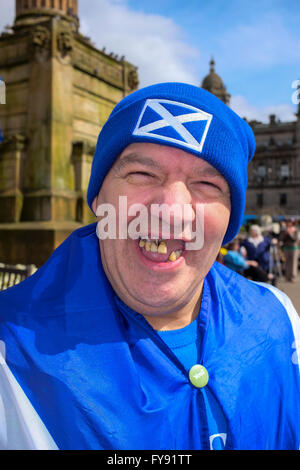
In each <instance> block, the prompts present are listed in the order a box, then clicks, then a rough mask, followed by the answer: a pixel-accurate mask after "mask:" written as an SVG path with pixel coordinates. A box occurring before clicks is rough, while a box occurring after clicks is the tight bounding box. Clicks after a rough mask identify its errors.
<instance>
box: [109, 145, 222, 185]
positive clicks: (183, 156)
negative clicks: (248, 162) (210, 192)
mask: <svg viewBox="0 0 300 470" xmlns="http://www.w3.org/2000/svg"><path fill="white" fill-rule="evenodd" d="M164 153H165V154H167V158H164ZM170 156H172V157H174V158H173V159H172V160H170V159H169V157H170ZM176 157H177V158H176ZM174 160H176V161H177V162H180V163H183V164H184V166H188V167H189V169H190V170H191V172H192V173H195V174H196V175H198V174H199V175H200V174H201V175H203V174H204V175H207V176H221V177H223V176H222V175H221V173H220V172H219V171H218V170H217V169H216V168H215V167H214V166H212V165H211V164H210V163H209V162H207V161H206V160H204V159H202V158H200V157H198V156H195V155H193V154H191V153H188V152H186V151H183V150H180V149H174V148H172V147H165V146H160V145H156V144H144V146H141V147H140V148H134V149H131V146H129V147H127V148H126V149H125V150H124V151H123V152H122V153H121V155H119V157H118V158H117V160H116V161H115V163H114V165H113V167H114V169H115V170H121V169H123V168H125V167H126V166H129V165H132V164H139V165H144V166H147V167H149V168H150V167H152V168H156V169H158V170H163V169H164V168H165V167H166V166H173V165H174Z"/></svg>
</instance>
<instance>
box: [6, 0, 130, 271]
mask: <svg viewBox="0 0 300 470" xmlns="http://www.w3.org/2000/svg"><path fill="white" fill-rule="evenodd" d="M77 14H78V12H77V1H74V0H71V1H70V0H63V1H59V0H54V1H53V2H52V1H50V0H45V1H43V0H36V1H33V0H28V1H26V0H20V1H17V3H16V20H15V23H14V25H13V27H12V31H11V32H10V33H9V32H6V33H3V34H2V35H1V36H0V76H1V77H2V78H3V79H4V81H5V82H6V90H7V100H6V102H7V104H6V105H1V106H0V129H1V134H2V135H3V137H4V140H3V142H2V143H0V262H7V263H25V264H31V263H34V264H37V265H40V264H42V263H43V262H44V261H45V260H46V259H47V258H48V257H49V255H50V254H51V252H52V251H53V249H54V248H55V247H56V246H57V245H58V244H60V243H61V242H62V241H63V240H64V238H65V237H66V236H67V235H68V234H69V233H70V232H71V231H72V230H74V228H76V227H79V226H81V225H82V224H86V223H89V222H91V221H94V220H95V219H94V216H93V214H92V213H91V211H90V209H89V207H88V205H87V203H86V190H87V185H88V180H89V174H90V168H91V162H92V159H93V154H94V150H95V145H96V141H97V137H98V134H99V130H100V129H101V126H102V125H103V124H104V122H105V121H106V119H107V117H108V116H109V114H110V112H111V111H112V109H113V108H114V106H115V105H116V104H117V103H118V102H119V101H120V100H121V99H122V98H123V97H124V96H126V95H127V94H128V93H131V92H132V91H134V90H135V89H136V88H137V86H138V76H137V70H136V67H134V66H133V65H131V64H130V63H128V62H127V61H125V60H124V58H123V57H122V58H118V57H117V56H115V55H113V54H107V53H106V52H105V51H104V50H102V51H100V50H98V49H97V48H96V47H95V46H94V45H93V44H92V43H91V41H90V40H89V39H88V38H86V37H84V36H83V35H82V34H81V33H80V32H79V29H78V26H79V21H78V17H77ZM13 247H14V248H13Z"/></svg>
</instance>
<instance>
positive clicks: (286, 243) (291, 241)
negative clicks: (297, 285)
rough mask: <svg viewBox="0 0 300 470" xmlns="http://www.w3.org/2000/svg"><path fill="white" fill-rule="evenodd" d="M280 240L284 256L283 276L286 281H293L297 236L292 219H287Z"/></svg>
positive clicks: (296, 255) (295, 265)
mask: <svg viewBox="0 0 300 470" xmlns="http://www.w3.org/2000/svg"><path fill="white" fill-rule="evenodd" d="M280 241H281V243H282V251H283V254H284V258H285V278H286V280H287V282H294V281H295V279H296V277H297V272H298V253H299V251H298V250H299V236H298V230H297V228H296V226H295V223H294V221H293V220H288V221H287V223H286V228H285V230H284V231H283V232H282V234H281V236H280Z"/></svg>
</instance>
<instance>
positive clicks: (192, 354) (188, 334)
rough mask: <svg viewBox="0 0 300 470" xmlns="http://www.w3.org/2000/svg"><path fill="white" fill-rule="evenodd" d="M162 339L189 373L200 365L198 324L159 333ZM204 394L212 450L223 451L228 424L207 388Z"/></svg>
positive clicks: (204, 389) (194, 323)
mask: <svg viewBox="0 0 300 470" xmlns="http://www.w3.org/2000/svg"><path fill="white" fill-rule="evenodd" d="M157 333H158V334H159V336H160V337H161V339H162V340H163V341H164V342H165V343H166V344H167V346H168V347H169V348H170V349H171V350H172V351H173V353H174V354H175V355H176V357H177V358H178V359H179V361H180V362H181V363H182V364H183V366H184V367H185V368H186V370H187V371H189V370H190V368H191V367H192V366H193V365H195V364H197V363H198V348H197V344H199V341H198V322H197V319H196V320H194V321H193V322H192V323H191V324H189V325H187V326H186V327H184V328H181V329H179V330H168V331H157ZM201 393H202V394H203V398H204V402H205V406H206V414H207V421H208V428H209V435H210V445H211V449H212V450H223V449H224V447H225V440H226V435H227V423H226V419H225V416H224V414H223V413H222V410H221V407H220V405H219V403H218V402H217V400H216V399H215V397H214V396H213V394H212V393H211V392H210V390H209V389H208V388H207V387H204V388H202V389H201Z"/></svg>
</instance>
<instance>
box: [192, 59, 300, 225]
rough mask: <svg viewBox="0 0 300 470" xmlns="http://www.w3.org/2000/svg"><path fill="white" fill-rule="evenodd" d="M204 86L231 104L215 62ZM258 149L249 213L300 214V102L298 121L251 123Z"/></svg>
mask: <svg viewBox="0 0 300 470" xmlns="http://www.w3.org/2000/svg"><path fill="white" fill-rule="evenodd" d="M201 87H202V88H204V89H205V90H208V91H210V92H211V93H213V94H214V95H215V96H217V97H218V98H220V99H221V100H222V101H223V102H224V103H226V104H227V105H228V106H230V95H229V94H228V92H227V89H226V87H225V85H224V83H223V80H222V79H221V77H220V76H219V75H218V74H216V72H215V61H214V60H213V59H212V60H211V62H210V72H209V74H208V75H207V76H206V77H205V78H204V79H203V81H202V84H201ZM249 124H250V125H251V127H252V129H253V132H254V134H255V139H256V144H257V147H256V151H255V155H254V158H253V160H252V161H251V163H250V164H249V167H248V190H247V197H246V211H245V214H246V215H247V216H257V217H259V216H262V215H268V216H272V217H274V216H276V217H278V216H282V217H284V218H287V217H289V216H296V217H300V105H299V106H298V112H297V113H296V120H295V121H291V122H280V121H279V120H278V119H276V116H275V115H271V116H270V118H269V122H268V123H266V124H265V123H261V122H258V121H251V122H249Z"/></svg>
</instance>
